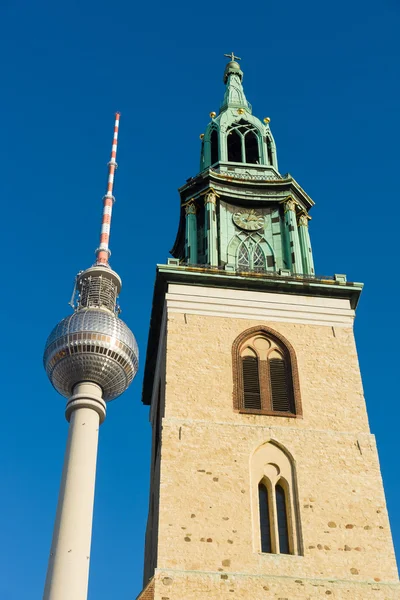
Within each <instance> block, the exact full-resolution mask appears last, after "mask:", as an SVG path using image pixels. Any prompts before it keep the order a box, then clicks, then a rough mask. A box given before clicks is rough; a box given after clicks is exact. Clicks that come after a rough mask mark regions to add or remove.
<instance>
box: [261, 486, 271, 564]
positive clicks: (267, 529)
mask: <svg viewBox="0 0 400 600" xmlns="http://www.w3.org/2000/svg"><path fill="white" fill-rule="evenodd" d="M258 504H259V509H260V534H261V536H260V537H261V552H268V553H271V552H272V544H271V520H270V517H269V499H268V489H267V486H266V485H265V484H264V483H263V482H260V483H259V484H258Z"/></svg>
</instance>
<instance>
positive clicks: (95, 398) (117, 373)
mask: <svg viewBox="0 0 400 600" xmlns="http://www.w3.org/2000/svg"><path fill="white" fill-rule="evenodd" d="M119 119H120V115H119V113H117V114H116V116H115V126H114V138H113V144H112V150H111V159H110V162H109V163H108V167H109V172H108V185H107V193H106V195H105V196H104V198H103V201H104V206H103V219H102V225H101V234H100V245H99V247H98V249H97V250H96V262H95V264H94V266H93V267H90V268H89V269H86V270H85V271H82V272H80V273H78V275H77V278H76V285H75V289H74V293H73V296H72V299H71V306H72V307H73V308H74V312H73V314H72V315H69V316H68V317H66V318H65V319H63V320H62V321H60V323H58V325H56V326H55V328H54V329H53V331H52V332H51V334H50V335H49V337H48V339H47V342H46V347H45V351H44V358H43V361H44V366H45V369H46V372H47V375H48V377H49V379H50V381H51V383H52V384H53V386H54V387H55V389H56V390H57V391H58V392H59V393H60V394H61V395H62V396H65V397H66V398H67V399H68V400H67V405H66V410H65V415H66V418H67V421H69V432H68V441H67V448H66V452H65V459H64V467H63V472H62V479H61V487H60V493H59V499H58V506H57V513H56V519H55V525H54V532H53V540H52V544H51V551H50V559H49V565H48V570H47V577H46V584H45V590H44V596H43V600H86V598H87V590H88V579H89V562H90V543H91V535H92V519H93V502H94V488H95V478H96V459H97V444H98V432H99V426H100V424H101V423H102V422H103V421H104V419H105V416H106V403H107V402H109V401H110V400H113V399H114V398H116V397H117V396H119V395H120V394H122V393H123V392H124V391H125V390H126V389H127V388H128V387H129V385H130V384H131V383H132V380H133V378H134V377H135V375H136V373H137V369H138V348H137V344H136V340H135V337H134V335H133V333H132V332H131V330H130V329H129V328H128V327H127V325H125V323H124V322H123V321H122V320H121V319H120V318H119V316H118V315H119V307H118V306H117V297H118V295H119V292H120V290H121V285H122V284H121V279H120V277H119V275H118V274H117V273H116V272H115V271H113V270H112V269H111V268H110V265H109V263H108V260H109V257H110V250H109V238H110V224H111V214H112V208H113V204H114V200H115V199H114V196H113V184H114V174H115V170H116V168H117V163H116V156H117V141H118V128H119Z"/></svg>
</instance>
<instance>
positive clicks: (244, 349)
mask: <svg viewBox="0 0 400 600" xmlns="http://www.w3.org/2000/svg"><path fill="white" fill-rule="evenodd" d="M232 353H233V356H232V358H233V380H234V393H233V398H234V408H235V409H236V410H238V411H239V412H243V413H246V412H250V413H256V414H264V415H272V416H280V417H299V416H301V414H302V411H301V401H300V388H299V377H298V370H297V360H296V355H295V353H294V350H293V347H292V346H291V344H289V342H288V341H287V340H285V338H283V336H282V335H280V334H279V333H277V332H275V331H273V330H272V329H270V328H269V327H266V326H260V327H252V328H251V329H248V330H247V331H245V332H243V333H242V334H241V335H240V336H239V337H238V338H237V339H236V340H235V342H234V344H233V348H232Z"/></svg>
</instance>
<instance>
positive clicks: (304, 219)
mask: <svg viewBox="0 0 400 600" xmlns="http://www.w3.org/2000/svg"><path fill="white" fill-rule="evenodd" d="M308 219H309V217H308V216H307V215H305V214H304V213H303V214H302V215H300V216H299V225H303V227H308Z"/></svg>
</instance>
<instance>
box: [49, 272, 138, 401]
mask: <svg viewBox="0 0 400 600" xmlns="http://www.w3.org/2000/svg"><path fill="white" fill-rule="evenodd" d="M76 287H77V290H78V292H79V300H78V305H77V307H76V310H75V312H74V313H73V314H72V315H70V316H68V317H66V318H65V319H63V320H62V321H60V322H59V323H58V325H56V326H55V327H54V329H53V331H52V332H51V333H50V335H49V337H48V339H47V342H46V346H45V351H44V358H43V361H44V366H45V369H46V372H47V375H48V377H49V379H50V381H51V383H52V384H53V386H54V387H55V388H56V390H57V391H58V392H59V393H60V394H61V395H62V396H65V397H66V398H69V397H70V396H71V394H72V390H73V388H74V386H75V385H76V384H77V383H79V382H81V381H92V382H93V383H97V384H98V385H99V386H100V387H101V389H102V392H103V394H102V396H103V400H105V401H106V402H108V401H109V400H113V399H114V398H116V397H117V396H119V395H121V394H122V393H123V392H124V391H125V390H126V389H127V388H128V387H129V385H130V384H131V382H132V380H133V378H134V377H135V375H136V373H137V369H138V348H137V344H136V340H135V337H134V335H133V333H132V332H131V330H130V329H129V327H128V326H127V325H126V324H125V323H124V322H123V321H122V320H121V319H120V318H118V316H117V310H116V298H117V295H118V294H119V291H120V289H121V280H120V278H119V276H118V275H117V273H115V272H114V271H112V270H111V269H110V268H109V267H103V266H95V267H92V268H90V269H87V270H86V271H83V273H81V274H79V275H78V278H77V285H76Z"/></svg>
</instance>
